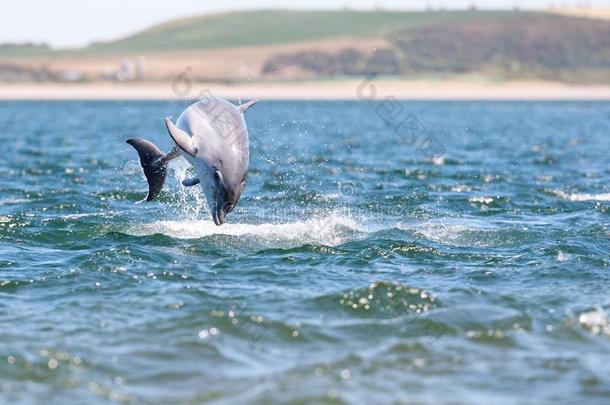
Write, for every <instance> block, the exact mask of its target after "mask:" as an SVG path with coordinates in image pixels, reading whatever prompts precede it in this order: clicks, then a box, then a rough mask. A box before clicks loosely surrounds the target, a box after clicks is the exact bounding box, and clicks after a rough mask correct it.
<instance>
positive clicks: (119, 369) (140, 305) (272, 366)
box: [0, 101, 610, 404]
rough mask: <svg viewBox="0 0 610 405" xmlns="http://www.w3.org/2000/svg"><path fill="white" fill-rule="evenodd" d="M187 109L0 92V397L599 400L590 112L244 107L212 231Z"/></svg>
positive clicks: (603, 166)
mask: <svg viewBox="0 0 610 405" xmlns="http://www.w3.org/2000/svg"><path fill="white" fill-rule="evenodd" d="M186 106H187V103H185V102H126V101H120V102H1V103H0V128H1V129H0V131H1V139H2V142H0V157H1V158H0V403H6V404H15V403H57V404H60V403H61V404H64V403H86V404H105V403H109V402H117V403H133V404H140V403H144V404H147V403H150V404H152V403H176V404H177V403H183V404H195V403H208V402H209V403H252V402H258V403H295V404H301V403H302V404H306V403H353V404H360V403H416V404H418V403H422V404H436V403H452V404H488V403H504V404H512V403H515V404H517V403H518V404H527V403H531V404H540V403H553V404H557V403H566V404H568V403H576V402H588V403H599V404H602V403H608V401H609V398H610V315H609V314H610V294H609V291H610V266H609V264H610V253H609V252H610V153H609V152H610V103H601V102H596V103H593V102H591V103H589V102H553V103H545V102H404V103H400V104H394V103H390V104H388V103H387V102H386V103H381V102H379V101H366V102H364V101H354V102H304V101H302V102H279V101H262V102H260V103H259V104H258V105H256V106H255V107H253V108H252V109H250V110H249V111H248V112H247V122H248V124H249V129H250V142H251V163H250V173H249V178H248V183H247V186H246V190H245V193H244V195H243V197H242V200H241V201H240V203H239V205H238V207H237V208H236V209H235V211H234V212H233V213H231V214H230V215H229V216H228V223H227V224H225V225H223V226H221V227H216V226H215V225H214V224H213V223H212V221H211V219H210V217H209V214H208V213H207V212H206V209H205V204H204V199H203V197H202V194H201V190H200V189H199V188H197V187H194V188H190V189H185V188H184V187H182V186H181V185H180V181H181V180H182V179H184V178H185V177H187V176H189V171H190V169H189V168H188V165H187V164H186V163H185V162H184V161H179V162H176V164H175V165H174V166H173V169H172V170H171V171H170V173H169V176H168V182H167V187H166V189H165V191H164V193H163V194H162V195H161V196H160V198H159V199H158V201H155V202H152V203H146V202H142V199H143V198H144V196H145V194H146V185H145V180H144V177H143V175H142V173H141V170H140V168H139V165H138V162H137V158H136V154H135V152H134V150H133V149H132V148H131V147H130V146H129V145H127V144H126V143H125V140H126V139H127V138H130V137H134V136H138V137H145V138H148V139H150V140H152V141H153V142H155V143H156V144H157V145H159V146H160V147H162V148H163V149H166V150H167V149H169V148H170V146H171V144H170V139H169V137H168V136H167V134H166V133H165V129H164V125H163V118H164V117H165V116H168V115H172V116H174V117H177V116H178V115H179V114H180V112H181V111H182V110H183V109H184V108H185V107H186Z"/></svg>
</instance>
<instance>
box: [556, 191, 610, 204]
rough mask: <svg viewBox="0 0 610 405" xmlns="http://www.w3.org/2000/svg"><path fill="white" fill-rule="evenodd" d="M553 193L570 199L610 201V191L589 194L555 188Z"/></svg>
mask: <svg viewBox="0 0 610 405" xmlns="http://www.w3.org/2000/svg"><path fill="white" fill-rule="evenodd" d="M553 193H554V194H555V195H556V196H558V197H560V198H563V199H565V200H568V201H578V202H581V201H610V193H603V194H587V193H566V192H565V191H561V190H554V191H553Z"/></svg>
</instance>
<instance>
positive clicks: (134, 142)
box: [127, 97, 258, 225]
mask: <svg viewBox="0 0 610 405" xmlns="http://www.w3.org/2000/svg"><path fill="white" fill-rule="evenodd" d="M257 101H258V100H251V101H249V102H247V103H245V104H241V105H239V106H235V105H233V104H231V103H230V102H228V101H226V100H223V99H221V98H217V97H209V98H205V99H203V100H200V101H197V102H196V103H194V104H191V105H190V106H189V107H188V108H187V109H186V110H184V112H183V113H182V114H180V117H178V120H177V121H176V124H174V123H173V122H172V120H171V119H170V118H166V119H165V125H166V126H167V131H168V132H169V135H170V136H171V137H172V139H173V140H174V142H175V144H176V146H174V147H173V148H172V150H170V151H169V152H168V153H163V152H161V150H159V148H157V147H156V146H155V145H154V144H153V143H152V142H150V141H147V140H146V139H141V138H133V139H128V140H127V143H128V144H130V145H131V146H133V147H134V148H135V149H136V151H137V152H138V155H139V156H140V164H141V165H142V169H143V170H144V175H145V176H146V180H147V181H148V195H147V196H146V201H151V200H153V199H154V198H155V197H157V196H158V195H159V193H160V192H161V189H162V188H163V185H164V184H165V176H166V174H167V166H168V163H169V162H170V161H171V160H172V159H175V158H177V157H178V156H180V155H182V156H184V157H185V158H186V160H187V161H188V162H189V163H190V164H191V165H192V166H193V167H194V168H195V171H196V173H197V176H196V177H193V178H192V179H188V180H184V181H183V182H182V184H183V185H184V186H186V187H192V186H195V185H197V184H201V187H202V189H203V192H204V194H205V197H206V201H207V204H208V208H209V209H210V212H211V213H212V219H213V220H214V223H215V224H216V225H222V224H223V223H224V222H225V217H226V215H227V214H228V213H230V212H231V211H232V210H233V208H235V205H237V203H238V201H239V198H240V197H241V193H242V191H243V189H244V186H245V184H246V176H247V175H248V162H249V158H250V156H249V151H248V128H247V127H246V121H245V120H244V115H243V114H244V112H245V111H246V110H247V109H248V108H249V107H251V106H252V105H254V104H255V103H256V102H257Z"/></svg>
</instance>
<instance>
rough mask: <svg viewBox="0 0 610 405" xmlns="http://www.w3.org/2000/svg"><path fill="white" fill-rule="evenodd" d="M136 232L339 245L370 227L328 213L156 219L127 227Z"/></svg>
mask: <svg viewBox="0 0 610 405" xmlns="http://www.w3.org/2000/svg"><path fill="white" fill-rule="evenodd" d="M124 231H125V232H126V233H128V234H130V235H134V236H148V235H155V234H161V235H166V236H170V237H172V238H178V239H200V238H204V237H209V236H216V235H219V236H221V235H225V236H250V237H254V238H256V239H258V240H260V241H261V242H264V241H268V242H273V243H272V246H300V245H303V244H307V243H312V244H321V245H328V246H335V245H339V244H342V243H345V242H348V241H351V240H356V239H360V238H362V237H364V236H365V235H366V234H367V227H366V226H363V225H360V224H358V223H357V222H356V221H354V220H353V219H352V218H350V217H346V216H340V215H328V216H321V217H317V218H312V219H309V220H306V221H295V222H286V223H262V224H248V223H226V224H224V225H222V226H216V225H215V224H214V223H213V222H212V221H209V220H197V221H189V220H187V221H155V222H151V223H144V224H139V225H134V226H130V227H128V228H127V229H125V230H124Z"/></svg>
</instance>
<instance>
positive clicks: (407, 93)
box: [0, 80, 610, 101]
mask: <svg viewBox="0 0 610 405" xmlns="http://www.w3.org/2000/svg"><path fill="white" fill-rule="evenodd" d="M206 94H213V95H216V96H220V97H224V98H229V99H247V98H254V97H258V98H261V99H265V100H358V99H362V100H367V99H369V100H377V101H380V100H383V99H385V98H386V97H394V98H396V99H399V100H609V101H610V85H595V86H593V85H591V86H584V85H568V84H565V83H559V82H542V81H532V82H527V81H523V82H501V83H489V82H475V83H468V82H463V81H398V80H375V81H368V82H367V81H363V80H344V81H312V82H280V83H267V82H262V83H254V82H252V83H241V84H230V85H228V84H218V83H192V84H191V86H190V87H189V88H188V89H177V88H175V87H174V86H172V84H171V83H166V84H163V83H149V84H148V83H137V84H136V83H129V84H127V83H122V84H119V83H116V84H114V83H91V84H50V83H40V84H36V83H22V84H16V83H11V84H2V85H0V100H172V99H175V100H179V99H183V100H188V99H197V98H202V97H205V95H206Z"/></svg>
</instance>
